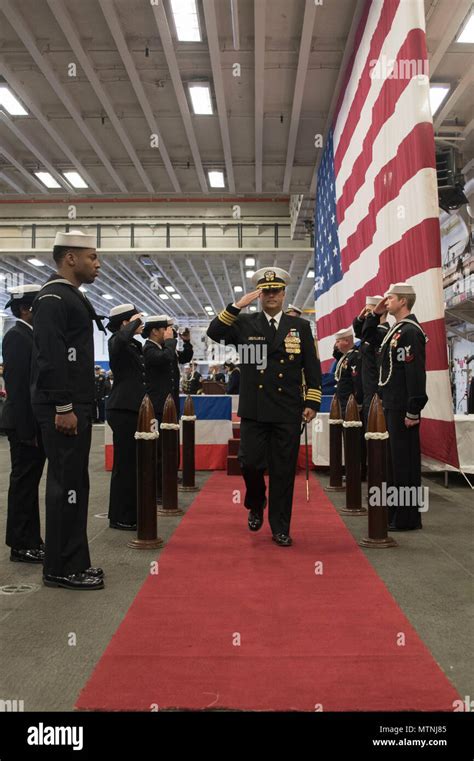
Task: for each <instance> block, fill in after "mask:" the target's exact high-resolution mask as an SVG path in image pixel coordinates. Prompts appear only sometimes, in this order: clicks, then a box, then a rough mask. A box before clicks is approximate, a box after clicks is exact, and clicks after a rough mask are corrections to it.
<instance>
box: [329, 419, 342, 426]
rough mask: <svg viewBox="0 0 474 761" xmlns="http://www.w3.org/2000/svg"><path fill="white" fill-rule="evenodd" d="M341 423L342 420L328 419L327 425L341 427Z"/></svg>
mask: <svg viewBox="0 0 474 761" xmlns="http://www.w3.org/2000/svg"><path fill="white" fill-rule="evenodd" d="M343 422H344V420H343V419H342V418H341V419H340V420H338V419H337V418H332V419H331V418H329V425H341V423H343Z"/></svg>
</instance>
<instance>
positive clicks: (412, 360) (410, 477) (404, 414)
mask: <svg viewBox="0 0 474 761" xmlns="http://www.w3.org/2000/svg"><path fill="white" fill-rule="evenodd" d="M415 299H416V294H415V290H414V288H413V286H412V285H410V284H409V283H395V285H392V286H390V288H389V289H388V291H387V292H386V294H385V296H384V298H383V299H382V300H381V301H380V302H379V303H378V304H377V306H375V308H374V311H373V313H372V315H369V316H368V317H367V319H366V321H367V322H368V323H370V322H372V323H373V324H376V321H377V320H378V319H379V316H380V315H381V314H383V313H384V312H386V311H388V313H389V314H390V315H392V316H393V317H394V318H395V324H394V325H393V326H392V327H391V328H390V330H388V331H387V333H386V335H385V337H384V339H383V341H382V344H381V346H380V370H379V386H378V390H379V395H380V396H381V398H382V404H383V409H384V414H385V420H386V423H387V431H388V434H389V445H390V454H391V461H392V479H393V483H391V484H389V485H390V486H396V487H399V489H398V493H399V495H400V500H399V505H398V506H396V507H389V511H388V515H389V527H388V528H389V531H407V530H410V529H417V528H422V524H421V513H420V512H419V509H418V508H419V507H421V505H420V504H419V503H418V499H416V498H415V499H414V500H413V502H414V503H410V505H409V506H406V504H405V502H404V497H403V498H402V491H401V490H402V489H403V487H421V451H420V413H421V410H422V409H423V407H424V406H425V404H426V402H427V401H428V397H427V395H426V370H425V345H426V342H427V340H428V339H427V336H426V334H425V332H424V331H423V329H422V327H421V326H420V324H419V322H418V320H417V319H416V317H415V315H414V314H411V310H412V307H413V305H414V303H415ZM411 491H413V492H415V491H416V496H418V489H414V490H411ZM405 492H406V490H405V489H404V493H405ZM402 503H403V504H402Z"/></svg>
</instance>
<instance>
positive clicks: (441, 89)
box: [430, 85, 451, 116]
mask: <svg viewBox="0 0 474 761" xmlns="http://www.w3.org/2000/svg"><path fill="white" fill-rule="evenodd" d="M450 89H451V88H450V86H449V85H431V87H430V106H431V116H434V115H435V113H436V112H437V110H438V109H439V107H440V105H441V103H442V102H443V101H444V100H445V98H446V96H447V94H448V92H449V90H450Z"/></svg>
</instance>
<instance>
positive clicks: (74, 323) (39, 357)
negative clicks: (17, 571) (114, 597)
mask: <svg viewBox="0 0 474 761" xmlns="http://www.w3.org/2000/svg"><path fill="white" fill-rule="evenodd" d="M53 257H54V260H55V262H56V265H57V273H55V274H54V275H52V276H51V277H50V278H49V280H48V281H47V282H46V283H45V284H44V286H43V287H42V289H41V291H40V292H39V294H38V296H37V297H36V299H35V301H34V303H33V340H34V348H33V357H32V370H31V372H32V386H31V388H32V404H33V412H34V414H35V417H36V419H37V421H38V423H39V425H40V428H41V434H42V437H43V445H44V448H45V452H46V457H47V458H48V477H47V483H46V553H45V560H44V576H43V580H44V583H45V585H46V586H49V587H64V588H66V589H79V590H80V589H84V590H85V589H88V590H92V589H102V587H103V586H104V581H103V575H104V572H103V571H102V569H101V568H91V564H90V556H89V547H88V542H87V510H88V502H89V470H88V466H89V451H90V445H91V431H92V406H93V403H94V340H93V330H92V321H93V320H94V321H95V322H96V324H97V326H98V327H99V328H100V329H101V330H104V328H103V326H102V323H101V321H100V318H99V317H98V316H97V314H96V313H95V311H94V308H93V306H92V304H91V303H90V302H89V301H88V300H87V298H86V297H85V296H84V294H83V293H82V292H81V291H80V290H79V288H80V286H81V285H82V284H83V283H93V282H94V280H95V278H96V277H97V275H98V272H99V267H100V265H99V260H98V257H97V253H96V241H95V236H93V235H85V234H84V233H82V232H80V231H71V232H69V233H57V235H56V239H55V242H54V249H53Z"/></svg>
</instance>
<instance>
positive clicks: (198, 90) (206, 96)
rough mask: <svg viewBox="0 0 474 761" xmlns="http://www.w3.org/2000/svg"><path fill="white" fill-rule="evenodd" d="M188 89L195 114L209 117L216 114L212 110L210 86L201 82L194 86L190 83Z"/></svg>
mask: <svg viewBox="0 0 474 761" xmlns="http://www.w3.org/2000/svg"><path fill="white" fill-rule="evenodd" d="M188 89H189V95H190V98H191V103H192V106H193V111H194V113H195V114H199V115H202V114H204V115H208V114H213V113H214V111H213V108H212V98H211V88H210V86H209V84H207V83H206V82H199V84H198V83H196V84H193V83H192V82H190V83H189V85H188Z"/></svg>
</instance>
